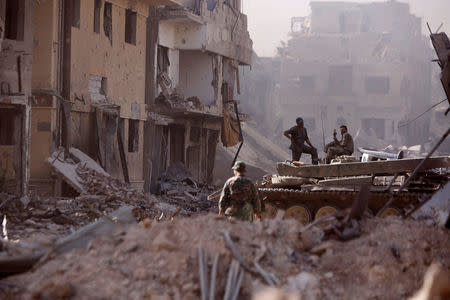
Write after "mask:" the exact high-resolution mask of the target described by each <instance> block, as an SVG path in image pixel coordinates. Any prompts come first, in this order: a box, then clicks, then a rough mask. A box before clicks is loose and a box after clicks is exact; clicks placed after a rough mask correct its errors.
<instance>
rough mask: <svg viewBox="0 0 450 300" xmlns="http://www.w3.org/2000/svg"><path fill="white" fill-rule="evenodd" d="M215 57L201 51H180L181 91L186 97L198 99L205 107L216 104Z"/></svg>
mask: <svg viewBox="0 0 450 300" xmlns="http://www.w3.org/2000/svg"><path fill="white" fill-rule="evenodd" d="M213 59H214V56H213V55H211V54H208V53H202V52H200V51H180V65H179V66H180V68H179V78H180V82H179V90H180V92H181V93H182V94H183V95H184V96H185V97H186V98H190V97H198V98H199V99H200V101H202V103H203V104H205V105H210V104H214V102H215V95H214V87H213V80H214V71H215V70H214V69H213Z"/></svg>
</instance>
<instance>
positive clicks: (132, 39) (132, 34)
mask: <svg viewBox="0 0 450 300" xmlns="http://www.w3.org/2000/svg"><path fill="white" fill-rule="evenodd" d="M136 22H137V13H136V12H135V11H132V10H131V9H127V10H126V12H125V42H127V43H128V44H132V45H136Z"/></svg>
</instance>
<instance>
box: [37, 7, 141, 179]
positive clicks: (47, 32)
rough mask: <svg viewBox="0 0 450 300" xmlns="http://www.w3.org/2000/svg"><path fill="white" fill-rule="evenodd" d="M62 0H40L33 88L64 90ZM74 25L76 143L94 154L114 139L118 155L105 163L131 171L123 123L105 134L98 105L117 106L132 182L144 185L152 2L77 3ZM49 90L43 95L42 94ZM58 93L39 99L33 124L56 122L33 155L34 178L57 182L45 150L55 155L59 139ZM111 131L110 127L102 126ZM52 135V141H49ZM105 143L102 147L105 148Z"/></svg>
mask: <svg viewBox="0 0 450 300" xmlns="http://www.w3.org/2000/svg"><path fill="white" fill-rule="evenodd" d="M59 10H60V7H59V1H57V0H50V1H45V2H44V3H42V4H40V5H39V7H38V10H37V13H36V17H35V20H34V22H35V25H36V27H37V28H39V30H37V35H36V42H35V54H34V56H35V59H36V61H37V63H36V67H37V68H36V70H37V71H36V72H34V74H33V88H35V89H41V90H42V89H45V90H52V91H53V93H55V94H58V93H59V91H60V90H61V84H60V83H59V80H60V76H61V72H62V69H60V68H58V66H61V65H62V60H61V59H62V56H61V55H60V52H59V48H58V40H59V35H58V33H59V32H60V31H61V30H62V25H63V24H62V23H61V21H62V20H60V19H59V17H58V15H59ZM72 14H73V20H74V22H73V23H72V27H71V50H72V51H71V60H70V63H71V71H70V99H66V100H70V101H71V102H72V104H71V107H72V109H71V110H72V114H71V116H70V118H69V119H68V123H69V124H70V126H71V131H72V143H73V145H75V146H76V147H78V148H80V149H82V150H83V151H85V152H86V153H88V154H89V155H91V156H92V157H95V158H97V157H98V156H99V154H98V152H99V151H100V150H99V148H100V147H99V145H102V142H100V141H99V140H100V139H102V140H103V141H106V140H107V141H108V142H107V143H106V144H108V146H107V147H108V149H109V150H110V151H112V152H111V155H110V156H108V159H104V160H103V161H102V164H103V166H104V167H107V168H108V167H109V171H111V173H112V175H113V176H115V177H119V178H122V177H123V176H124V175H123V174H124V172H123V168H122V165H121V164H122V163H121V161H120V159H119V157H120V155H119V148H118V147H119V146H118V145H117V144H118V140H117V130H118V127H117V126H116V127H114V128H113V130H114V132H113V133H112V134H111V133H109V132H108V136H111V137H110V138H106V137H105V136H99V135H98V134H96V133H98V131H96V127H98V126H97V125H98V124H97V123H96V117H95V116H96V114H95V110H96V107H100V106H105V105H106V106H107V107H110V108H114V109H116V110H117V111H118V115H117V117H116V119H117V120H115V122H119V118H120V119H121V120H123V124H124V126H123V128H121V130H122V131H123V132H122V134H123V139H124V141H123V143H124V152H125V159H126V161H127V166H126V167H127V169H128V170H129V173H130V181H131V183H132V184H133V185H135V186H137V187H142V186H143V170H142V166H143V145H144V142H143V126H144V121H145V120H146V119H147V115H146V104H145V91H146V88H145V79H146V77H145V74H146V41H147V36H146V33H147V17H148V14H149V3H148V2H146V1H128V0H119V1H113V2H108V1H106V2H104V1H101V5H100V6H98V5H97V6H96V1H80V6H79V8H78V7H74V8H73V12H72ZM40 94H42V93H38V92H37V93H36V95H39V96H40ZM57 107H58V106H57V98H56V97H55V98H54V99H51V101H50V102H49V103H46V104H45V105H40V107H39V108H36V111H35V113H34V114H33V118H35V119H34V120H33V122H35V123H46V124H48V123H49V124H50V128H51V132H48V131H46V133H45V134H46V136H45V138H43V140H44V141H45V142H44V143H43V142H42V140H39V137H40V136H41V137H43V135H44V133H43V132H34V134H35V135H34V137H33V143H34V144H35V145H36V147H37V148H39V150H38V152H37V153H38V154H39V155H36V156H35V158H33V170H35V172H33V177H34V178H36V179H39V180H40V181H42V180H49V181H51V179H52V178H51V173H50V172H49V170H48V166H47V165H46V163H45V162H44V160H43V159H41V158H42V157H41V156H47V157H48V156H50V154H51V153H52V152H53V151H54V150H55V147H56V145H59V133H58V132H59V129H57V128H58V127H57V124H59V123H58V122H59V115H58V113H59V112H58V108H57ZM129 123H133V124H135V125H134V128H136V130H135V132H133V136H132V138H133V139H134V140H133V143H136V147H134V148H133V147H131V148H128V143H129V139H130V136H131V135H130V132H129V130H128V126H129ZM103 133H104V134H106V131H103ZM49 139H50V141H49ZM106 144H105V143H103V146H104V147H105V146H106ZM129 150H130V151H129Z"/></svg>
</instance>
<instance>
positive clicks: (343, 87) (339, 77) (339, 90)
mask: <svg viewBox="0 0 450 300" xmlns="http://www.w3.org/2000/svg"><path fill="white" fill-rule="evenodd" d="M352 91H353V68H352V66H348V65H336V66H331V67H330V77H329V81H328V92H329V93H330V95H334V96H351V95H352Z"/></svg>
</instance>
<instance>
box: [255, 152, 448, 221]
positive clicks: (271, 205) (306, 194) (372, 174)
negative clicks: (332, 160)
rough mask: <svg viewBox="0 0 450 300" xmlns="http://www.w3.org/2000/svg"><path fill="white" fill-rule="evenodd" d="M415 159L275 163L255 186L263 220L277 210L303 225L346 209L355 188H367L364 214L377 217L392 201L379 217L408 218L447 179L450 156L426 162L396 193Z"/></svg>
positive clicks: (416, 160)
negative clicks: (405, 185) (313, 163)
mask: <svg viewBox="0 0 450 300" xmlns="http://www.w3.org/2000/svg"><path fill="white" fill-rule="evenodd" d="M421 161H422V159H420V158H419V159H401V160H381V161H369V162H359V161H358V162H344V163H336V164H331V165H319V166H310V165H304V166H302V165H299V164H297V163H295V164H294V163H290V162H283V163H278V164H277V170H278V174H276V175H266V176H265V177H264V178H263V180H262V182H261V183H260V184H259V185H258V189H259V193H260V199H262V202H263V207H264V216H265V217H266V218H273V217H274V216H276V214H277V212H278V211H279V210H283V211H285V214H284V218H294V219H297V220H298V221H299V222H300V223H302V224H305V225H306V224H308V223H310V222H312V221H314V220H317V219H319V218H322V217H324V216H327V215H329V214H332V213H334V212H336V211H337V210H339V209H345V208H349V207H351V205H352V203H353V200H354V199H355V197H356V196H357V194H358V192H359V190H360V188H361V186H369V189H370V197H369V205H368V210H367V212H366V213H367V214H368V215H371V216H374V215H377V214H378V213H379V212H380V210H382V209H383V207H384V206H385V205H386V203H388V201H389V200H390V199H391V197H393V201H392V203H391V204H390V205H389V207H387V208H385V209H384V210H383V212H382V213H381V214H380V217H387V216H390V215H397V216H408V215H410V214H412V213H413V212H414V211H415V210H416V209H417V208H419V207H420V206H422V205H423V204H424V203H425V202H427V201H428V200H429V199H430V198H431V197H432V195H433V194H434V193H435V192H437V191H438V190H439V189H440V188H442V187H443V186H444V185H445V183H447V182H448V178H449V173H448V172H447V169H448V167H450V157H435V158H430V159H428V160H427V161H426V163H425V164H424V166H423V168H422V169H421V171H420V172H419V173H418V174H417V176H415V179H414V180H413V181H411V183H410V184H409V185H408V188H407V189H406V190H404V191H402V192H400V193H398V190H399V187H400V186H401V185H402V184H403V183H404V181H405V179H406V178H407V177H408V176H409V174H410V173H411V172H413V171H414V169H415V168H416V167H417V166H418V165H419V164H420V162H421Z"/></svg>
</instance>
